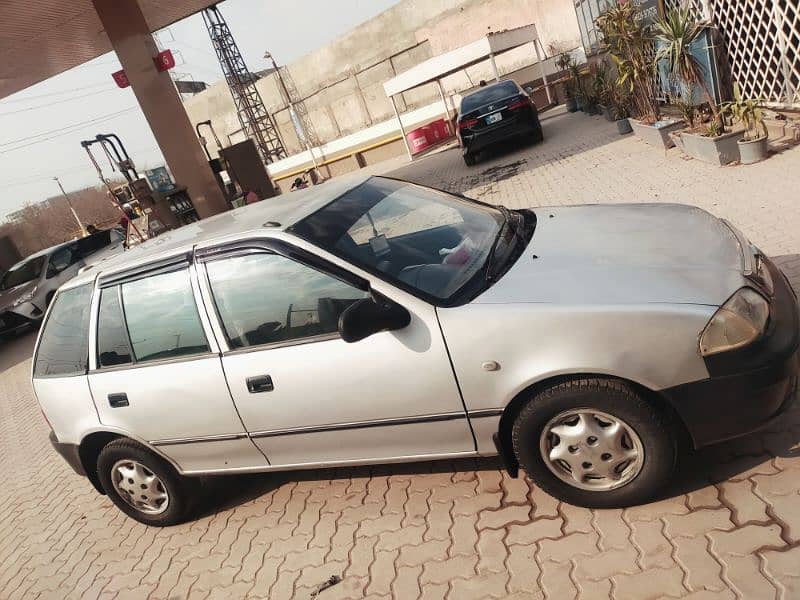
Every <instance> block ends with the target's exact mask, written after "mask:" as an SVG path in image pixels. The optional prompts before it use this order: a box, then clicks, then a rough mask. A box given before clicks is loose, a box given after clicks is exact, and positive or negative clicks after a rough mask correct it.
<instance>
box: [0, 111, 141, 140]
mask: <svg viewBox="0 0 800 600" xmlns="http://www.w3.org/2000/svg"><path fill="white" fill-rule="evenodd" d="M137 108H138V106H131V107H128V108H125V109H123V110H120V111H117V112H114V113H109V114H107V115H101V116H99V117H95V118H94V119H89V120H87V121H81V122H79V123H72V124H71V125H66V126H64V127H59V128H58V129H51V130H50V131H42V132H41V133H34V134H33V135H27V136H25V137H23V138H18V139H16V140H11V141H10V142H2V143H0V147H2V146H13V145H14V144H17V143H19V142H27V141H30V140H32V139H34V138H38V137H42V136H46V135H50V134H51V133H58V132H60V131H65V130H67V129H72V128H73V127H82V126H84V125H91V124H92V123H96V122H98V121H100V120H108V118H111V117H115V116H118V115H121V114H124V113H127V112H130V111H132V110H136V109H137Z"/></svg>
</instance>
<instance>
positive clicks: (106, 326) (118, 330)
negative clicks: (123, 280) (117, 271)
mask: <svg viewBox="0 0 800 600" xmlns="http://www.w3.org/2000/svg"><path fill="white" fill-rule="evenodd" d="M132 356H133V353H132V351H131V344H130V339H129V338H128V330H127V328H126V327H125V319H124V317H123V314H122V306H121V305H120V302H119V287H113V288H107V289H104V290H103V292H102V295H101V296H100V314H99V315H98V318H97V358H98V360H99V363H100V366H101V367H114V366H118V365H126V364H128V363H130V362H132V360H133V358H132Z"/></svg>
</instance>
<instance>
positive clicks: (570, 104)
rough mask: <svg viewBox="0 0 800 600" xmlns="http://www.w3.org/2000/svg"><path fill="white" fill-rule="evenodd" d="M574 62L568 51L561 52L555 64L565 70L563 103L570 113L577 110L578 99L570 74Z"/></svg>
mask: <svg viewBox="0 0 800 600" xmlns="http://www.w3.org/2000/svg"><path fill="white" fill-rule="evenodd" d="M574 62H575V59H574V58H572V55H571V54H570V53H569V52H562V53H561V54H560V55H559V56H558V60H556V65H557V66H558V68H559V70H560V71H566V72H567V79H566V81H565V82H564V92H565V93H566V95H567V100H566V102H565V105H566V108H567V111H568V112H571V113H574V112H577V111H578V101H577V99H576V98H575V81H574V79H573V76H572V64H573V63H574Z"/></svg>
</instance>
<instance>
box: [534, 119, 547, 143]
mask: <svg viewBox="0 0 800 600" xmlns="http://www.w3.org/2000/svg"><path fill="white" fill-rule="evenodd" d="M531 139H532V140H533V143H534V144H538V143H539V142H541V141H542V140H544V132H543V131H542V124H541V123H537V124H536V127H535V128H534V129H533V131H532V132H531Z"/></svg>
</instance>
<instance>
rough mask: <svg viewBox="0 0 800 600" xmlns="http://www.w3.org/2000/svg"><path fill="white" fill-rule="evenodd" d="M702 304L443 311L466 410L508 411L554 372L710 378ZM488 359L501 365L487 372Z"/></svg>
mask: <svg viewBox="0 0 800 600" xmlns="http://www.w3.org/2000/svg"><path fill="white" fill-rule="evenodd" d="M714 310H715V307H712V306H703V305H665V304H645V305H639V306H629V305H624V306H623V305H616V306H615V305H610V306H590V307H587V306H568V305H553V304H468V305H465V306H461V307H457V308H440V309H437V312H438V314H439V319H440V322H441V325H442V330H443V331H444V336H445V340H446V341H447V346H448V349H449V351H450V355H451V358H452V361H453V366H454V369H455V372H456V376H457V377H458V381H459V384H460V386H461V390H462V393H463V396H464V401H465V403H466V406H467V410H469V411H474V410H480V409H490V408H503V407H505V406H506V405H507V404H508V403H509V402H510V401H511V400H512V399H513V398H514V396H516V395H517V394H518V393H519V392H520V391H522V390H524V389H525V388H527V387H528V386H530V385H532V384H534V383H537V382H539V381H543V380H545V379H548V378H550V377H554V376H558V375H565V374H574V373H591V374H598V375H610V376H614V377H620V378H624V379H627V380H630V381H633V382H635V383H638V384H640V385H643V386H645V387H647V388H649V389H652V390H660V389H664V388H667V387H670V386H674V385H678V384H681V383H686V382H689V381H696V380H699V379H704V378H706V377H708V371H707V370H706V367H705V364H704V363H703V360H702V358H701V357H700V355H699V351H698V336H699V334H700V332H701V331H702V329H703V327H704V326H705V324H706V323H707V322H708V320H709V319H710V318H711V316H712V315H713V314H714ZM485 361H496V362H497V363H499V365H500V368H499V369H497V370H494V371H487V370H484V369H483V367H482V364H483V363H484V362H485Z"/></svg>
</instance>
